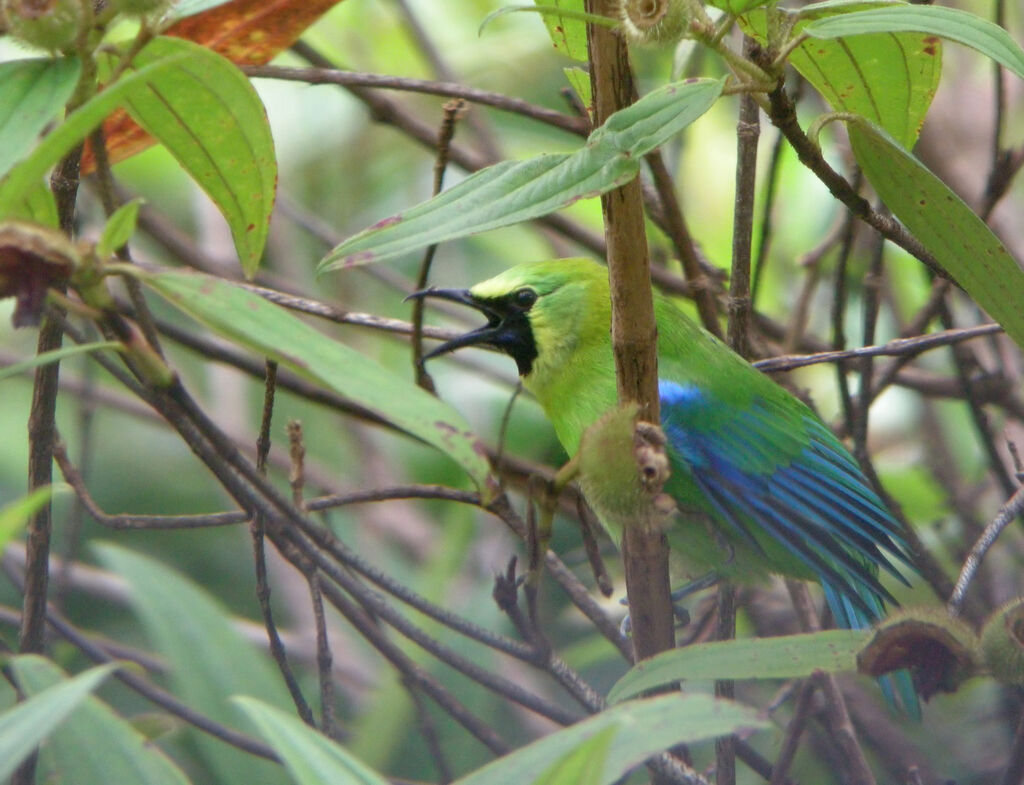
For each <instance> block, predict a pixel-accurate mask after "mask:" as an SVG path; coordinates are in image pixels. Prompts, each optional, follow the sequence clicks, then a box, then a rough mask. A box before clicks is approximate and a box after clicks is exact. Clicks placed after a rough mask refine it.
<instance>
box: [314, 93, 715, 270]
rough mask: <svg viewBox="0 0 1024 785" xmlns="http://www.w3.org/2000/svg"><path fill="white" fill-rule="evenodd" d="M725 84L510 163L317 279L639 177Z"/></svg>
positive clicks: (339, 256) (394, 222) (400, 222)
mask: <svg viewBox="0 0 1024 785" xmlns="http://www.w3.org/2000/svg"><path fill="white" fill-rule="evenodd" d="M723 84H724V83H723V82H722V81H721V80H714V79H692V80H688V81H686V82H678V83H674V84H670V85H666V86H665V87H662V88H660V89H659V90H655V91H654V92H652V93H650V94H648V95H646V96H644V97H643V98H641V99H640V100H639V101H637V102H636V103H635V104H633V105H632V106H630V107H627V108H626V109H623V110H621V111H619V112H616V113H615V114H613V115H612V116H611V117H609V118H608V121H607V122H606V123H605V124H604V125H603V126H602V127H600V128H598V129H597V130H595V131H594V132H593V133H592V134H591V135H590V138H589V139H588V140H587V143H586V145H585V146H584V147H583V148H581V149H580V150H577V151H576V152H575V153H571V154H562V155H542V156H539V157H537V158H531V159H529V160H527V161H504V162H502V163H499V164H496V165H494V166H490V167H488V168H486V169H482V170H480V171H479V172H477V173H476V174H474V175H473V176H471V177H469V178H467V179H466V180H464V181H462V182H461V183H459V184H458V185H456V186H455V187H453V188H450V189H449V190H447V191H444V192H442V193H441V194H439V195H438V196H436V197H434V198H433V199H430V200H428V201H426V202H423V203H421V204H419V205H417V206H416V207H413V208H411V209H410V210H407V211H405V212H403V213H401V214H399V215H396V216H393V217H391V218H386V219H385V220H383V221H380V222H379V223H377V224H376V225H374V226H371V227H370V228H369V229H367V230H365V231H363V232H361V233H360V234H357V235H356V236H354V237H352V238H350V239H348V240H346V241H345V242H343V243H342V244H341V245H339V246H337V247H336V248H335V249H334V250H332V251H331V252H330V253H329V254H328V255H327V257H326V258H324V259H323V260H322V261H321V262H320V265H319V267H318V271H319V272H324V271H325V270H334V269H338V268H341V267H350V266H353V265H358V264H366V263H369V262H377V261H380V260H381V259H386V258H389V257H392V256H398V255H400V254H404V253H408V252H410V251H414V250H416V249H418V248H422V247H424V246H427V245H431V244H433V243H439V242H444V241H446V240H453V239H455V238H457V237H466V236H467V235H471V234H476V233H478V232H483V231H487V230H488V229H497V228H498V227H501V226H508V225H510V224H514V223H518V222H520V221H527V220H530V219H532V218H539V217H540V216H542V215H547V214H548V213H550V212H553V211H555V210H558V209H559V208H562V207H566V206H567V205H569V204H571V203H573V202H575V201H576V200H577V199H585V198H587V197H592V196H599V195H600V194H602V193H605V192H606V191H609V190H611V189H612V188H615V187H617V186H619V185H622V184H623V183H627V182H629V181H630V180H632V179H633V178H634V177H636V175H637V172H639V170H640V159H641V158H642V157H643V156H644V155H646V154H647V153H649V152H650V151H651V150H654V149H655V148H656V147H658V146H659V145H661V144H663V143H665V142H666V141H667V140H669V139H671V138H672V137H673V136H674V135H675V134H677V133H679V132H680V131H682V130H683V129H684V128H685V127H686V126H688V125H689V124H690V123H692V122H693V121H694V120H696V119H697V118H698V117H700V116H701V115H702V114H704V112H706V111H707V110H708V109H709V108H711V105H712V104H713V103H714V102H715V101H716V100H717V98H718V96H719V95H720V94H721V92H722V86H723Z"/></svg>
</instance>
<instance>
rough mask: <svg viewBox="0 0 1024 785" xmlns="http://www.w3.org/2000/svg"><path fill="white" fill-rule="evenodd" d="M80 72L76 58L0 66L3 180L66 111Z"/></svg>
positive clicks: (0, 149) (0, 148)
mask: <svg viewBox="0 0 1024 785" xmlns="http://www.w3.org/2000/svg"><path fill="white" fill-rule="evenodd" d="M81 71H82V66H81V64H80V63H79V62H78V59H77V58H74V57H65V58H61V59H53V58H49V57H48V58H46V59H45V60H44V59H40V60H13V61H11V62H9V63H3V64H0V177H3V176H4V175H5V174H7V172H8V171H9V170H10V168H11V167H12V166H13V165H14V164H15V163H16V162H17V161H18V160H20V159H21V158H23V157H24V156H25V155H27V154H28V152H29V150H31V149H32V145H33V144H35V141H36V138H37V137H38V136H39V134H40V133H41V132H42V130H43V128H45V127H46V124H47V123H48V122H50V121H51V120H53V118H54V117H56V116H57V114H58V113H59V112H60V111H61V110H62V109H63V108H64V104H66V103H67V101H68V99H69V98H70V97H71V93H72V92H73V91H74V89H75V85H76V84H77V83H78V75H79V74H80V73H81Z"/></svg>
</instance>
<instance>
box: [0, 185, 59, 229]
mask: <svg viewBox="0 0 1024 785" xmlns="http://www.w3.org/2000/svg"><path fill="white" fill-rule="evenodd" d="M7 217H8V218H13V219H16V220H22V221H31V222H33V223H37V224H41V225H42V226H49V227H50V228H51V229H57V228H59V226H60V220H59V219H58V217H57V200H56V199H54V198H53V191H51V190H50V187H49V185H48V184H47V183H46V182H45V181H43V180H39V181H38V182H36V183H34V184H33V186H32V187H31V188H29V189H28V191H27V192H26V193H25V195H24V198H23V199H22V201H21V204H20V205H17V206H15V207H14V208H12V209H11V210H9V211H8V213H7Z"/></svg>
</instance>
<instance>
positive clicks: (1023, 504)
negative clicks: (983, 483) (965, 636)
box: [946, 486, 1024, 616]
mask: <svg viewBox="0 0 1024 785" xmlns="http://www.w3.org/2000/svg"><path fill="white" fill-rule="evenodd" d="M1022 510H1024V486H1021V487H1019V488H1017V490H1016V491H1015V492H1014V494H1013V496H1011V497H1010V499H1009V501H1007V502H1006V504H1004V505H1003V506H1002V507H1001V508H1000V509H999V512H998V513H997V514H996V517H995V518H993V519H992V522H991V523H990V524H989V525H988V526H986V527H985V531H984V532H982V534H981V537H979V538H978V540H977V542H975V543H974V547H973V548H971V552H970V553H969V554H967V558H966V559H965V560H964V565H963V567H962V568H961V569H960V576H959V577H958V578H957V579H956V585H955V586H954V587H953V592H952V594H950V597H949V602H948V603H947V605H946V608H947V609H948V610H949V612H950V614H952V615H953V616H957V615H959V614H960V610H961V608H962V606H963V603H964V596H965V595H966V594H967V589H968V588H969V587H970V585H971V581H972V580H973V579H974V575H975V574H976V573H977V572H978V568H979V567H980V566H981V561H982V559H984V558H985V554H986V553H988V549H989V548H991V547H992V545H993V543H995V541H996V539H997V538H998V537H999V535H1000V534H1002V532H1003V529H1005V528H1006V527H1007V526H1008V525H1009V524H1010V522H1011V521H1012V520H1013V519H1014V518H1016V517H1017V516H1018V515H1020V514H1021V511H1022Z"/></svg>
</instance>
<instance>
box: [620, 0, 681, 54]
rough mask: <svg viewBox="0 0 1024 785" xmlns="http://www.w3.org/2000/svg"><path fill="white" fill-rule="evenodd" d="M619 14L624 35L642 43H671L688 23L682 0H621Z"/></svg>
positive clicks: (677, 38)
mask: <svg viewBox="0 0 1024 785" xmlns="http://www.w3.org/2000/svg"><path fill="white" fill-rule="evenodd" d="M619 17H620V18H621V19H622V29H623V30H624V31H625V32H626V35H628V36H629V38H630V39H631V40H633V41H636V42H637V43H641V44H673V43H675V42H676V41H678V40H679V39H681V38H682V37H683V36H684V35H685V34H686V30H687V27H688V25H689V22H690V14H689V12H688V10H687V8H686V3H685V2H683V0H621V3H620V5H619Z"/></svg>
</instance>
